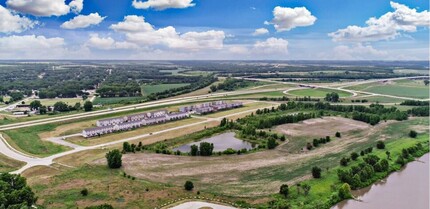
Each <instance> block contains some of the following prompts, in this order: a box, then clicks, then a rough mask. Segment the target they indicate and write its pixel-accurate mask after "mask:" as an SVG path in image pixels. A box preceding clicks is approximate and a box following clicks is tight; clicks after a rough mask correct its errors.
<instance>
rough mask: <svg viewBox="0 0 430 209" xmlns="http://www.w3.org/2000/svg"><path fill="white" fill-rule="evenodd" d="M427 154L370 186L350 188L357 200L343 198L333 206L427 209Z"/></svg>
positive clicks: (334, 208)
mask: <svg viewBox="0 0 430 209" xmlns="http://www.w3.org/2000/svg"><path fill="white" fill-rule="evenodd" d="M429 157H430V155H429V153H427V154H425V155H424V156H422V157H420V158H418V159H417V160H416V161H413V162H410V163H408V164H407V165H406V166H405V167H404V168H402V169H401V170H400V171H397V172H394V173H392V174H390V176H389V177H387V178H386V179H383V180H381V181H379V182H377V183H375V184H373V185H372V186H370V187H367V188H364V189H360V190H357V191H353V195H354V196H355V197H356V199H357V200H346V201H342V202H341V203H339V204H337V205H336V206H335V207H333V208H332V209H360V208H366V209H379V208H390V209H403V208H414V209H428V208H429V199H428V197H429V187H428V185H429V176H430V172H429V169H430V166H429Z"/></svg>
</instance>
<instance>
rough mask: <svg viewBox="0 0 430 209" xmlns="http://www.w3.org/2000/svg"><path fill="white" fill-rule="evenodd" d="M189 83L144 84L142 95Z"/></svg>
mask: <svg viewBox="0 0 430 209" xmlns="http://www.w3.org/2000/svg"><path fill="white" fill-rule="evenodd" d="M188 85H190V84H189V83H169V84H157V85H143V86H142V95H149V94H153V93H158V92H163V91H166V90H169V89H174V88H179V87H183V86H188Z"/></svg>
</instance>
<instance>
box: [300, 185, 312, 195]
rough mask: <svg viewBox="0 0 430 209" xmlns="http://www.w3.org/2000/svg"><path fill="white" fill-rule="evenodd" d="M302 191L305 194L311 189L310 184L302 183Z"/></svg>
mask: <svg viewBox="0 0 430 209" xmlns="http://www.w3.org/2000/svg"><path fill="white" fill-rule="evenodd" d="M302 189H303V193H304V194H305V195H306V196H307V195H308V194H309V192H310V190H311V186H310V185H309V184H302Z"/></svg>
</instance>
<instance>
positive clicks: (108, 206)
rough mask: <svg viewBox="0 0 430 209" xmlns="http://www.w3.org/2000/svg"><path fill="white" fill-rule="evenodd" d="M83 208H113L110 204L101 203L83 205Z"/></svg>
mask: <svg viewBox="0 0 430 209" xmlns="http://www.w3.org/2000/svg"><path fill="white" fill-rule="evenodd" d="M85 209H114V208H113V206H112V205H109V204H102V205H94V206H88V207H85Z"/></svg>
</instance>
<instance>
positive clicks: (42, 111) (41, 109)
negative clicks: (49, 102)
mask: <svg viewBox="0 0 430 209" xmlns="http://www.w3.org/2000/svg"><path fill="white" fill-rule="evenodd" d="M47 111H48V110H47V109H46V106H42V107H40V108H39V114H41V115H44V114H46V112H47Z"/></svg>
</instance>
